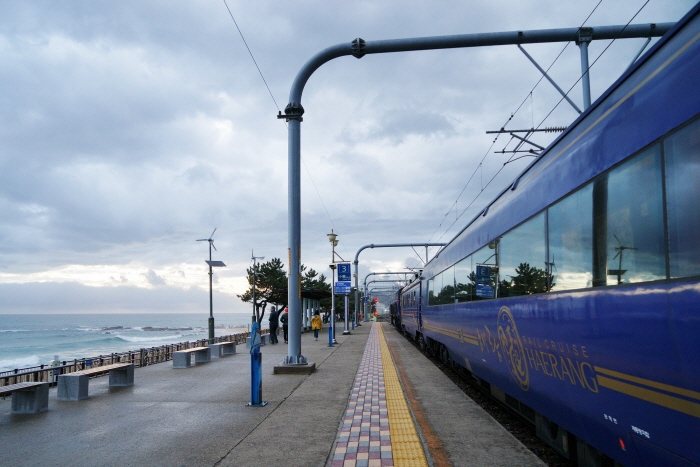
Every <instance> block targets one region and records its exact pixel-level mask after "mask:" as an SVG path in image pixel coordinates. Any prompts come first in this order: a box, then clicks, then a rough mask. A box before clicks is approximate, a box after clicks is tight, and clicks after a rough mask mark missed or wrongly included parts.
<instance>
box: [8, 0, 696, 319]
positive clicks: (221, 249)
mask: <svg viewBox="0 0 700 467" xmlns="http://www.w3.org/2000/svg"><path fill="white" fill-rule="evenodd" d="M226 1H227V3H228V8H230V11H231V13H232V15H233V17H234V18H235V20H236V22H237V24H238V27H240V30H241V32H242V33H243V36H244V37H245V40H246V41H247V44H248V46H249V47H250V50H251V51H252V53H253V55H254V57H255V60H256V61H257V65H258V66H259V68H260V70H261V72H262V74H263V76H264V78H265V80H266V82H267V85H269V91H268V88H267V87H266V86H265V83H264V82H263V80H262V78H261V76H260V73H259V72H258V70H257V68H256V66H255V64H254V63H253V60H252V59H251V56H250V55H249V53H248V50H247V49H246V45H245V44H244V42H243V40H242V38H241V36H240V34H239V32H238V30H237V28H236V25H235V24H234V21H233V20H232V17H231V15H230V14H229V10H228V9H227V4H226V3H224V1H223V0H218V1H217V0H207V1H205V0H200V1H180V0H167V1H165V0H162V1H158V0H153V1H149V2H143V1H135V0H134V1H124V0H122V1H102V2H94V1H81V0H73V1H48V0H46V1H24V2H5V3H4V4H3V7H2V15H0V119H1V122H0V217H1V218H2V222H1V223H0V313H17V312H23V313H24V312H33V313H40V312H117V311H130V312H140V311H149V312H198V311H202V312H206V311H208V293H207V292H208V278H207V267H206V265H205V263H204V259H205V258H206V257H207V255H208V250H207V246H206V242H199V243H197V242H195V240H196V239H198V238H206V237H207V236H208V235H209V234H210V233H211V232H212V230H214V228H215V227H216V228H218V230H217V232H216V234H215V236H214V239H215V241H216V242H215V245H216V246H217V248H218V252H215V255H214V259H220V260H223V261H225V262H226V264H227V266H228V267H227V268H226V269H222V270H218V271H217V273H216V275H215V280H216V284H215V290H216V293H215V311H226V312H242V311H247V310H248V309H249V306H248V305H245V304H243V303H241V302H240V300H238V299H237V298H236V297H235V295H236V294H237V293H241V292H243V291H244V290H245V288H246V286H247V283H246V281H245V270H246V267H248V266H249V264H250V256H251V251H252V250H254V251H255V255H256V256H265V258H266V259H270V258H272V257H279V258H282V259H283V260H285V261H286V251H287V132H286V128H285V124H284V122H283V121H279V120H277V119H276V118H275V117H276V114H277V112H278V109H282V110H283V109H284V107H285V105H286V104H287V102H288V96H289V89H290V86H291V83H292V80H293V79H294V76H295V75H296V73H297V72H298V71H299V69H300V68H301V66H302V65H303V64H304V63H305V62H306V61H307V60H308V59H309V58H310V57H311V56H313V55H314V54H315V53H317V52H318V51H320V50H321V49H323V48H326V47H328V46H330V45H334V44H337V43H341V42H349V41H351V40H352V39H354V38H356V37H362V38H363V39H365V40H377V39H394V38H405V37H420V36H437V35H450V34H467V33H478V32H497V31H512V30H531V29H547V28H560V27H576V26H580V25H582V24H583V23H584V21H586V18H587V17H588V16H589V15H590V18H588V20H587V21H586V25H588V26H601V25H612V24H626V23H627V22H629V21H630V19H632V18H633V17H634V15H635V14H637V13H638V12H639V10H640V8H642V7H643V6H644V5H645V1H644V0H627V1H624V2H619V1H613V0H603V1H602V2H600V4H599V2H598V0H595V1H576V2H561V1H542V0H533V1H525V0H522V1H520V0H519V1H514V0H510V1H505V0H502V1H494V0H484V1H468V2H465V1H447V0H446V1H439V2H436V1H428V0H425V1H418V0H408V1H402V2H398V1H393V2H388V1H385V2H376V1H355V2H329V1H282V0H277V1H265V0H257V1H255V2H252V1H250V2H242V1H237V0H226ZM694 3H695V2H694V1H684V0H651V1H649V2H648V4H646V6H644V8H642V10H641V12H639V14H638V15H637V17H636V18H635V19H634V21H633V23H650V22H667V21H676V20H678V19H679V18H680V17H682V16H683V14H684V13H685V12H687V11H688V10H689V9H690V8H691V7H692V5H693V4H694ZM596 7H597V8H596ZM594 9H595V11H594ZM591 12H593V13H592V14H591ZM643 42H644V40H643V39H631V40H624V41H623V40H620V41H616V42H615V43H613V44H612V45H611V46H610V47H609V48H608V49H607V50H606V51H605V53H604V54H603V55H602V56H601V58H600V59H599V60H598V61H597V62H596V63H595V65H593V68H592V70H591V73H592V75H591V83H592V94H593V99H595V98H597V97H598V96H599V95H600V94H601V93H602V92H603V91H604V90H605V89H606V88H607V86H609V85H610V84H611V83H612V82H613V81H614V80H615V79H616V78H617V77H618V76H619V75H620V74H621V73H622V72H623V71H624V69H625V68H626V67H627V65H628V64H629V63H630V61H631V60H632V58H633V57H634V55H635V54H636V53H637V51H638V50H639V48H640V47H641V46H642V44H643ZM609 45H610V43H609V42H607V41H606V42H603V41H601V42H594V43H593V44H592V45H591V46H590V57H591V58H590V61H591V62H593V61H594V60H595V59H596V58H597V57H598V56H599V55H600V54H601V52H603V50H604V49H605V48H606V47H608V46H609ZM525 48H526V49H527V50H528V52H529V53H530V54H531V55H532V56H533V57H534V58H535V59H536V60H537V61H538V62H539V63H540V65H542V66H543V67H545V68H547V67H549V66H550V65H551V64H552V63H553V62H554V61H555V58H556V57H557V55H559V54H560V52H562V49H563V48H564V44H547V45H530V46H526V47H525ZM551 75H552V76H553V77H554V79H555V80H556V81H557V82H558V83H559V85H560V86H561V87H562V88H564V89H567V90H568V89H569V88H571V86H572V85H574V83H576V81H577V80H578V78H579V76H580V62H579V54H578V49H577V47H576V46H575V45H574V44H569V45H568V47H567V48H566V49H565V50H564V51H563V53H562V54H561V56H560V57H559V59H558V60H556V63H554V65H553V66H552V68H551ZM540 77H541V76H540V74H539V72H538V71H537V70H536V69H535V67H534V66H532V65H531V64H530V62H529V61H528V60H527V59H526V58H525V56H524V55H523V54H522V53H521V52H520V51H519V50H518V49H517V47H515V46H505V47H492V48H482V49H462V50H457V49H453V50H446V51H424V52H412V53H403V54H389V55H376V56H366V57H364V58H363V59H361V60H357V59H355V58H353V57H343V58H340V59H336V60H334V61H332V62H330V63H328V64H326V65H324V66H323V67H322V68H321V69H320V70H319V71H317V72H316V73H315V74H314V75H313V76H312V77H311V79H310V80H309V82H308V84H307V86H306V89H305V92H304V97H303V101H302V103H303V105H304V108H305V110H306V113H305V115H304V122H303V123H302V159H303V165H302V262H303V263H304V264H306V265H308V266H311V267H313V268H315V269H316V270H320V271H322V272H327V271H328V269H327V268H328V263H329V262H330V259H331V251H330V244H329V243H328V240H327V237H326V234H327V233H329V232H330V231H331V229H334V230H335V232H336V233H338V234H339V240H340V245H339V247H338V249H337V251H338V252H339V254H340V255H341V256H342V257H343V258H345V259H346V260H349V261H352V259H353V257H354V255H355V252H356V251H357V249H358V248H360V247H361V246H363V245H366V244H369V243H399V242H400V243H405V242H417V243H418V242H428V241H431V242H438V241H442V242H444V241H448V240H450V239H451V238H452V237H453V236H454V235H455V234H456V232H457V231H458V230H459V229H460V228H461V227H463V226H464V225H465V224H466V223H467V222H468V221H469V220H470V219H471V218H472V217H473V216H474V215H475V214H476V213H477V212H478V211H479V210H480V209H482V208H483V206H484V204H485V203H487V202H488V201H489V200H490V199H492V198H493V196H495V194H497V192H499V191H500V190H502V189H503V188H504V187H505V186H506V185H507V184H509V183H510V182H511V181H512V179H513V178H514V177H515V176H516V174H517V173H518V172H519V171H520V170H522V169H523V168H524V167H525V166H526V165H527V164H528V163H529V162H530V161H531V159H530V158H527V157H525V158H522V159H520V160H517V161H514V162H512V163H509V164H507V165H506V166H504V165H503V164H504V163H505V162H507V161H508V160H509V158H510V157H512V155H510V154H496V153H494V151H500V150H502V149H504V148H505V149H510V148H512V147H513V143H510V144H509V141H508V139H507V138H504V137H501V138H499V139H498V141H496V143H495V144H493V146H492V143H493V140H494V138H493V135H487V134H485V132H486V131H487V130H496V129H499V128H501V127H502V126H503V125H504V124H505V123H506V121H507V120H508V119H509V117H510V116H511V114H513V113H515V114H514V116H513V118H512V119H511V120H510V122H508V125H507V127H508V128H513V129H515V128H516V127H517V128H528V127H532V126H533V125H534V126H538V125H540V124H541V122H542V120H543V119H544V118H545V116H547V115H548V114H549V113H550V111H551V110H552V109H553V108H555V105H556V104H557V102H558V101H559V100H560V96H559V95H558V93H557V92H556V91H555V90H554V89H553V88H552V87H551V85H549V84H548V83H547V82H546V81H542V82H541V83H540V84H539V85H538V86H536V87H535V85H536V84H537V82H538V81H539V80H540ZM533 88H534V91H533V92H532V93H531V91H532V90H533ZM571 97H572V99H573V100H574V101H575V102H576V103H577V104H578V105H579V106H581V102H582V97H581V90H580V86H574V88H573V89H572V91H571ZM273 98H274V100H273ZM576 116H577V114H576V112H575V111H574V110H573V109H572V108H571V107H570V106H569V105H568V104H566V103H563V104H560V105H559V106H558V107H557V108H556V109H555V110H554V111H553V112H552V113H551V114H550V115H549V117H548V118H547V120H546V121H545V122H544V123H543V124H542V126H566V125H568V124H569V123H571V121H573V120H574V119H575V118H576ZM550 140H551V136H546V135H543V136H538V137H537V138H536V139H535V141H536V142H537V143H538V144H540V145H543V146H544V145H546V144H547V143H548V142H549V141H550ZM482 160H483V164H481V165H480V163H481V161H482ZM499 170H500V173H498V175H497V176H496V177H495V178H493V177H494V175H495V174H496V173H497V172H498V171H499ZM470 178H471V181H470ZM492 179H493V181H491V180H492ZM490 181H491V182H490ZM468 182H469V183H468ZM489 182H490V183H489ZM465 186H466V188H465ZM418 252H419V253H421V254H425V252H424V250H423V249H418ZM420 264H421V262H420V259H419V257H418V256H417V255H416V253H414V252H413V251H411V250H410V249H407V250H406V249H401V250H399V249H392V250H366V251H365V252H363V253H362V255H361V256H360V277H361V278H363V277H364V276H365V275H366V274H367V272H369V271H370V270H371V271H386V270H394V271H395V270H401V269H403V268H404V267H406V266H409V267H417V266H420Z"/></svg>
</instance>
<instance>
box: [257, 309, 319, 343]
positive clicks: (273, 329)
mask: <svg viewBox="0 0 700 467" xmlns="http://www.w3.org/2000/svg"><path fill="white" fill-rule="evenodd" d="M268 322H269V324H270V343H271V344H278V343H279V341H278V340H277V332H278V329H279V325H280V323H282V335H283V336H284V343H285V344H287V343H289V308H288V307H285V308H284V311H283V312H282V313H279V312H277V308H275V307H274V306H273V307H272V308H271V309H270V316H269V317H268ZM322 328H323V325H322V324H321V310H316V311H315V312H314V316H313V317H312V318H311V330H313V332H314V337H315V338H316V340H318V331H320V330H321V329H322Z"/></svg>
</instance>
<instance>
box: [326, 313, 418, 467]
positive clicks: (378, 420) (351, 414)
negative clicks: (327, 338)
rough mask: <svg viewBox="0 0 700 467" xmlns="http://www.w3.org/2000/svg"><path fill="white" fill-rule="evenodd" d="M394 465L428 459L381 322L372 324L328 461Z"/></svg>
mask: <svg viewBox="0 0 700 467" xmlns="http://www.w3.org/2000/svg"><path fill="white" fill-rule="evenodd" d="M385 375H386V377H385ZM385 381H386V382H385ZM387 393H388V395H387ZM395 465H396V466H401V465H411V466H413V465H415V466H426V467H427V465H428V463H427V461H426V459H425V455H424V454H423V448H422V445H421V442H420V439H419V438H418V434H417V432H416V429H415V425H414V423H413V418H412V417H411V413H410V411H409V410H408V406H407V405H406V400H405V397H404V394H403V390H402V388H401V384H400V383H399V379H398V376H397V375H396V371H395V369H394V365H393V361H392V360H391V355H390V354H389V349H388V348H387V345H386V341H385V339H384V335H383V332H382V328H381V326H374V327H372V332H371V333H370V335H369V339H368V341H367V346H366V347H365V351H364V353H363V355H362V360H361V361H360V368H359V369H358V371H357V376H356V377H355V385H354V386H353V389H352V392H351V393H350V400H349V402H348V408H347V410H346V411H345V417H344V419H343V425H342V428H341V430H340V435H339V436H338V440H337V442H336V446H335V450H334V452H333V459H332V463H331V466H332V467H382V466H395Z"/></svg>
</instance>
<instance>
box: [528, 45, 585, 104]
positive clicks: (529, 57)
mask: <svg viewBox="0 0 700 467" xmlns="http://www.w3.org/2000/svg"><path fill="white" fill-rule="evenodd" d="M518 48H519V49H520V51H521V52H522V53H524V54H525V56H526V57H527V58H528V59H529V60H530V61H531V62H532V64H533V65H535V68H537V69H538V70H540V73H542V76H544V77H545V78H547V81H549V82H550V83H551V84H552V86H554V88H555V89H556V90H557V91H559V94H561V95H562V96H563V97H564V99H566V102H568V103H569V104H571V107H573V108H574V109H575V110H576V112H578V113H581V109H579V108H578V106H577V105H576V104H574V101H572V100H571V99H569V96H567V95H566V93H565V92H564V90H563V89H562V88H560V87H559V86H558V85H557V83H555V82H554V80H553V79H552V78H550V77H549V75H548V74H547V72H546V71H544V69H543V68H542V67H541V66H540V65H539V64H538V63H537V62H536V61H535V59H534V58H532V56H530V54H529V53H527V52H526V51H525V49H523V48H522V46H521V45H520V44H518Z"/></svg>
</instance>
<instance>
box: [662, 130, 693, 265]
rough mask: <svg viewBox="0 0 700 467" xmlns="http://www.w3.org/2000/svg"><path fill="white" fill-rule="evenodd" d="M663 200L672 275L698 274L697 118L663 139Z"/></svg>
mask: <svg viewBox="0 0 700 467" xmlns="http://www.w3.org/2000/svg"><path fill="white" fill-rule="evenodd" d="M664 151H665V156H666V203H667V212H668V247H669V259H670V268H671V277H684V276H695V275H699V274H700V244H699V243H698V232H700V211H698V208H697V205H698V188H697V183H698V180H700V120H698V121H696V122H695V123H693V124H692V125H690V126H687V127H686V128H684V129H683V130H681V131H679V132H678V133H676V134H675V135H673V136H671V137H670V138H668V139H666V141H665V143H664Z"/></svg>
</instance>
